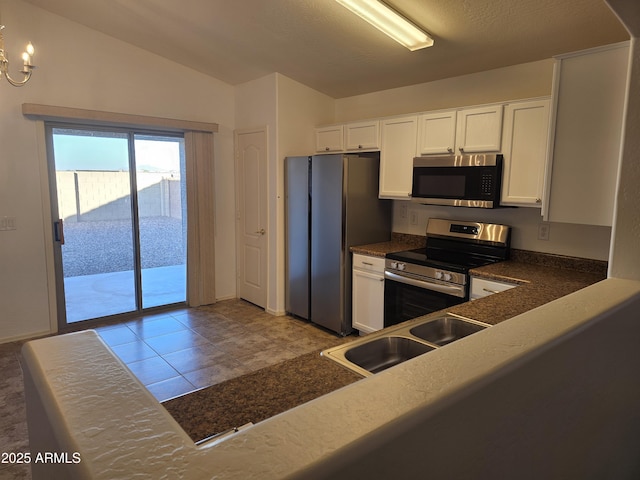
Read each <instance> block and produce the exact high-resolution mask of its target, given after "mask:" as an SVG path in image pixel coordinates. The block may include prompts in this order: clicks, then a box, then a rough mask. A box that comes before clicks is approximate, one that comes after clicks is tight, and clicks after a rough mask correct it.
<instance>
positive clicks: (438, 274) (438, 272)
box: [436, 270, 442, 280]
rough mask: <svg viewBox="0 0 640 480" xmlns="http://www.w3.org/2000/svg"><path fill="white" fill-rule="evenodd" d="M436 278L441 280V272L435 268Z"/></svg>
mask: <svg viewBox="0 0 640 480" xmlns="http://www.w3.org/2000/svg"><path fill="white" fill-rule="evenodd" d="M436 280H442V272H441V271H440V270H436Z"/></svg>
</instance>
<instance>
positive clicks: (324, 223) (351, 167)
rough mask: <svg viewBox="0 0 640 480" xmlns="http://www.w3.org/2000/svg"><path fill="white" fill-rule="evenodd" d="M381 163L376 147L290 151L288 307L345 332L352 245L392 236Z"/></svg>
mask: <svg viewBox="0 0 640 480" xmlns="http://www.w3.org/2000/svg"><path fill="white" fill-rule="evenodd" d="M379 170H380V157H379V154H378V153H373V154H358V155H343V154H334V155H315V156H312V157H287V158H286V159H285V177H286V179H285V181H286V222H287V223H286V229H287V244H286V292H285V295H286V305H285V306H286V310H287V312H288V313H290V314H293V315H296V316H298V317H302V318H305V319H308V320H310V321H312V322H314V323H316V324H318V325H321V326H323V327H325V328H327V329H330V330H333V331H335V332H337V333H338V334H341V335H346V334H348V333H349V332H351V331H352V327H351V263H352V262H351V253H350V251H349V248H350V247H351V246H354V245H364V244H368V243H376V242H383V241H386V240H389V239H390V237H391V201H390V200H380V199H378V177H379Z"/></svg>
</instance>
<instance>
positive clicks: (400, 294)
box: [384, 218, 511, 327]
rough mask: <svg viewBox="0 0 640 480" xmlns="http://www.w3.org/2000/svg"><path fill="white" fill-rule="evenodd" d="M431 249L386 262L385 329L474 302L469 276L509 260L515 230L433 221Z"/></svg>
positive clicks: (430, 225) (405, 253)
mask: <svg viewBox="0 0 640 480" xmlns="http://www.w3.org/2000/svg"><path fill="white" fill-rule="evenodd" d="M426 235H427V241H426V247H425V248H419V249H415V250H406V251H403V252H396V253H389V254H387V255H386V260H385V272H384V278H385V287H384V326H385V327H388V326H390V325H395V324H397V323H400V322H404V321H405V320H410V319H412V318H416V317H419V316H422V315H426V314H428V313H431V312H435V311H437V310H443V309H446V308H449V307H452V306H454V305H457V304H460V303H463V302H466V301H467V300H469V283H470V280H469V270H470V269H472V268H476V267H480V266H483V265H488V264H490V263H495V262H499V261H502V260H506V259H508V258H509V249H510V242H511V227H509V226H506V225H496V224H490V223H479V222H464V221H457V220H445V219H440V218H431V219H429V221H428V223H427V232H426Z"/></svg>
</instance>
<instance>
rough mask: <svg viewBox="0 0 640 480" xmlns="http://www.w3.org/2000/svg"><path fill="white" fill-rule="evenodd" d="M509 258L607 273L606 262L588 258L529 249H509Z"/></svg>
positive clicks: (569, 268)
mask: <svg viewBox="0 0 640 480" xmlns="http://www.w3.org/2000/svg"><path fill="white" fill-rule="evenodd" d="M511 260H515V261H517V262H523V263H532V264H535V265H541V266H543V267H553V268H563V269H566V270H578V271H580V272H589V273H597V274H600V275H603V276H606V275H607V267H608V262H605V261H603V260H593V259H590V258H579V257H569V256H565V255H555V254H552V253H540V252H532V251H529V250H518V249H516V248H512V249H511Z"/></svg>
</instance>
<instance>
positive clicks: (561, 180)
mask: <svg viewBox="0 0 640 480" xmlns="http://www.w3.org/2000/svg"><path fill="white" fill-rule="evenodd" d="M628 66H629V43H628V42H624V43H620V44H615V45H609V46H606V47H600V48H595V49H591V50H587V51H582V52H577V53H574V54H570V55H564V56H561V57H558V58H556V64H555V70H554V86H553V95H552V98H554V100H555V102H556V106H555V137H554V145H553V156H552V159H551V179H550V180H551V181H550V191H549V192H548V195H549V201H548V212H545V211H543V215H544V214H545V213H547V215H544V216H545V219H547V220H549V221H551V222H563V223H579V224H588V225H604V226H611V225H612V222H613V207H614V201H615V192H616V183H617V177H618V168H619V163H620V154H621V143H622V130H623V124H624V106H625V96H626V94H627V89H628V86H627V72H628ZM547 183H549V182H547ZM543 210H544V209H543Z"/></svg>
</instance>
